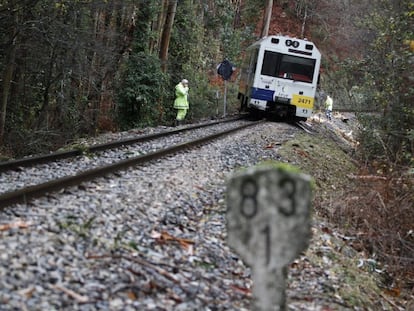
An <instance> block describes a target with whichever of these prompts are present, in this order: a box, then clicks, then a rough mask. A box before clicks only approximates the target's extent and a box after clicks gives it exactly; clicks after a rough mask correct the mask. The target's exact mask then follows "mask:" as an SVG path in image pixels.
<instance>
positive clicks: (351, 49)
mask: <svg viewBox="0 0 414 311" xmlns="http://www.w3.org/2000/svg"><path fill="white" fill-rule="evenodd" d="M266 12H270V13H272V14H271V18H269V19H268V20H267V21H266V16H270V15H268V14H265V13H266ZM413 15H414V7H413V4H412V2H411V1H409V0H404V1H382V0H377V1H367V0H365V1H353V0H337V1H324V0H318V1H308V0H291V1H288V0H279V1H271V0H267V1H264V0H163V1H161V0H160V1H151V0H110V1H97V0H96V1H95V0H87V1H77V0H76V1H67V0H53V1H45V0H2V1H1V3H0V26H1V29H2V32H1V34H0V42H1V45H0V51H1V53H0V73H1V74H0V79H1V80H0V85H1V87H0V94H1V97H0V98H1V105H0V106H1V109H0V146H1V148H2V153H5V154H9V155H10V156H21V155H24V154H30V153H38V152H42V151H45V150H50V149H53V148H54V147H58V146H61V145H62V144H65V143H67V142H70V141H72V140H73V139H76V138H78V137H80V136H85V135H95V134H97V133H100V132H103V131H108V130H124V129H128V128H131V127H139V126H150V125H156V124H169V123H171V120H172V119H173V116H172V113H173V112H172V109H171V106H172V105H171V102H172V100H173V94H172V93H173V92H172V90H173V88H174V85H175V84H176V83H177V82H178V81H180V80H181V79H182V78H184V77H185V78H186V79H188V80H190V84H191V92H190V93H191V94H190V101H191V109H190V118H192V119H196V118H200V117H205V116H213V115H217V114H219V113H220V111H219V110H220V109H221V107H220V103H219V101H221V97H222V96H223V94H222V93H223V90H222V89H223V83H222V81H221V80H220V78H218V77H217V74H216V66H217V64H219V63H220V62H221V61H222V60H223V59H224V58H228V59H230V60H232V62H233V63H234V64H235V65H236V67H237V64H239V63H240V61H241V57H242V55H243V54H242V51H243V48H244V47H246V46H247V45H248V44H249V43H251V42H252V41H253V40H256V39H258V38H259V37H260V36H261V35H263V34H265V33H264V32H263V28H264V27H266V26H267V28H268V32H269V33H270V34H276V33H282V34H286V35H290V36H295V37H306V38H308V39H311V40H313V41H315V42H316V43H317V44H318V45H319V47H320V49H321V50H322V52H323V59H324V62H323V75H322V84H321V91H322V92H330V93H332V94H333V95H334V97H336V98H337V99H338V100H337V101H336V107H338V105H339V106H342V107H345V106H346V107H349V106H351V107H352V108H360V109H362V108H363V109H364V110H375V111H380V112H381V114H380V115H378V117H375V116H372V115H371V116H369V118H368V119H366V120H364V122H366V123H367V129H368V130H367V132H366V133H364V135H362V137H364V141H363V143H365V144H363V147H364V148H368V149H369V150H368V151H369V152H368V153H367V154H368V155H369V156H370V155H375V154H379V153H380V154H383V155H384V157H386V159H387V160H388V161H391V162H393V163H394V162H405V163H406V164H407V163H410V161H411V160H412V152H413V137H414V133H413V131H412V129H411V124H413V114H414V112H413V104H412V103H413V92H414V91H413V87H412V85H413V74H412V68H413V56H412V53H413V42H414V41H413V40H414V35H413ZM266 23H267V24H266ZM269 24H270V27H269V26H268V25H269ZM410 46H411V49H410ZM236 73H237V72H236ZM231 82H232V83H230V91H229V96H228V97H229V102H230V104H231V103H233V104H234V105H237V104H236V95H235V93H236V92H237V91H236V90H237V74H236V75H234V77H233V78H232V81H231ZM374 128H375V130H374Z"/></svg>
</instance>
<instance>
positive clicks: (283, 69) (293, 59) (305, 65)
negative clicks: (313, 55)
mask: <svg viewBox="0 0 414 311" xmlns="http://www.w3.org/2000/svg"><path fill="white" fill-rule="evenodd" d="M315 63H316V60H315V59H310V58H304V57H297V56H292V55H282V59H281V62H280V67H279V71H278V74H277V76H278V77H280V78H285V79H291V80H294V81H302V82H308V83H312V80H313V73H314V71H315Z"/></svg>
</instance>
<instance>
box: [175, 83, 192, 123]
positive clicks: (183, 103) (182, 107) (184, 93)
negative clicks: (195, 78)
mask: <svg viewBox="0 0 414 311" xmlns="http://www.w3.org/2000/svg"><path fill="white" fill-rule="evenodd" d="M188 90H189V89H188V80H187V79H183V80H181V82H180V83H178V84H177V85H176V86H175V97H176V98H175V101H174V108H175V109H177V117H176V125H181V124H182V122H183V120H184V119H185V116H186V115H187V111H188V109H189V104H188Z"/></svg>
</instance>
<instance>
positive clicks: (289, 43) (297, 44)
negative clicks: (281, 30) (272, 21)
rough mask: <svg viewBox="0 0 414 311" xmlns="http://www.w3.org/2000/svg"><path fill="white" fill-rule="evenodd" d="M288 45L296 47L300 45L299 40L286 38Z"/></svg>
mask: <svg viewBox="0 0 414 311" xmlns="http://www.w3.org/2000/svg"><path fill="white" fill-rule="evenodd" d="M285 44H286V46H293V47H294V48H295V49H296V48H298V47H299V41H293V40H290V39H288V40H286V41H285Z"/></svg>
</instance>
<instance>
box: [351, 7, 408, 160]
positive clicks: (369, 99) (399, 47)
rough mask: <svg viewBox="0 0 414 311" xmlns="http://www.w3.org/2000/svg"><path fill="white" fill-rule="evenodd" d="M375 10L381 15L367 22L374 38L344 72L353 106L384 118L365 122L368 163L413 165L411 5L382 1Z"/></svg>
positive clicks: (376, 15)
mask: <svg viewBox="0 0 414 311" xmlns="http://www.w3.org/2000/svg"><path fill="white" fill-rule="evenodd" d="M375 7H376V8H377V10H373V11H372V12H371V14H369V15H368V16H366V18H365V20H364V23H365V27H367V29H369V30H370V31H371V37H372V38H373V39H372V40H371V41H370V42H369V47H368V49H367V50H366V53H365V55H364V58H363V59H359V60H348V61H347V62H346V64H345V63H344V66H343V68H346V70H347V73H348V74H349V79H348V81H349V85H348V89H350V90H351V89H352V90H355V89H357V90H358V91H357V92H354V94H352V95H355V94H357V96H356V97H354V98H355V99H356V98H357V99H358V101H357V100H355V103H358V104H360V105H363V107H364V108H365V109H369V110H372V111H376V112H378V113H380V114H381V115H379V116H377V117H373V116H370V117H368V118H367V117H363V118H361V123H362V124H363V127H364V129H365V130H363V131H362V133H361V134H362V135H361V141H362V143H363V146H362V148H363V150H365V152H366V153H365V155H366V157H367V158H368V159H373V158H384V159H385V160H387V161H388V162H389V163H396V164H410V161H412V158H413V152H414V150H413V147H412V146H413V141H412V139H411V138H410V136H409V135H408V133H409V131H410V129H411V127H412V124H413V123H414V109H413V104H412V103H413V101H414V88H413V87H412V79H413V75H412V71H413V57H414V55H413V52H412V51H410V50H409V48H408V46H407V44H405V43H404V42H405V41H406V40H407V39H409V38H414V33H413V25H414V23H413V19H412V17H410V14H409V12H410V1H407V0H406V1H402V2H401V3H400V5H399V6H393V3H390V2H389V1H378V5H377V6H375ZM345 65H346V66H345ZM351 81H352V82H351ZM410 81H411V82H410ZM407 160H408V161H407ZM411 164H412V163H411Z"/></svg>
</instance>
